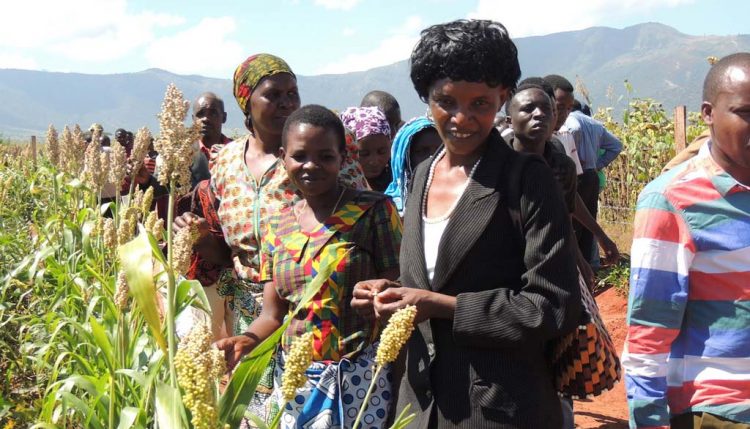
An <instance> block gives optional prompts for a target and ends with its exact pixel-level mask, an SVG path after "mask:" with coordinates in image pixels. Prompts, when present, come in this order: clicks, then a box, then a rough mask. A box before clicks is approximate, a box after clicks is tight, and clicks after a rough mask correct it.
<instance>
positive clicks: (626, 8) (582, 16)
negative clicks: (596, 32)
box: [469, 0, 693, 37]
mask: <svg viewBox="0 0 750 429" xmlns="http://www.w3.org/2000/svg"><path fill="white" fill-rule="evenodd" d="M692 2H693V0H577V1H560V0H537V1H536V2H535V3H534V5H533V10H534V11H538V13H533V14H532V11H531V10H530V9H529V5H528V4H526V3H524V2H499V1H497V0H479V3H478V5H477V8H476V10H474V11H473V12H471V13H470V14H469V18H483V19H493V20H496V21H499V22H501V23H503V25H505V26H506V27H507V28H508V32H509V33H510V35H511V36H512V37H525V36H538V35H544V34H550V33H556V32H560V31H571V30H580V29H584V28H588V27H591V26H594V25H600V24H601V22H603V21H604V20H605V18H606V17H607V16H612V15H628V14H632V13H637V12H648V11H649V10H652V9H655V8H659V7H665V6H666V7H674V6H678V5H682V4H687V3H692Z"/></svg>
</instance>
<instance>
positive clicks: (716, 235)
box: [622, 143, 750, 428]
mask: <svg viewBox="0 0 750 429" xmlns="http://www.w3.org/2000/svg"><path fill="white" fill-rule="evenodd" d="M627 322H628V335H627V339H626V340H625V350H624V352H623V356H622V363H623V366H624V368H625V383H626V389H627V396H628V405H629V407H630V426H631V427H632V428H668V427H669V421H670V417H674V416H676V415H679V414H683V413H688V412H708V413H711V414H715V415H719V416H722V417H725V418H728V419H730V420H734V421H738V422H744V423H750V188H748V187H747V186H744V185H742V184H740V183H739V182H737V181H736V180H735V179H733V178H732V177H731V176H730V175H729V174H728V173H727V172H726V171H724V170H723V169H722V168H721V167H719V165H718V164H716V162H715V161H714V160H713V159H712V158H711V154H710V143H709V144H706V145H704V147H703V148H702V149H701V151H700V153H699V154H698V155H697V156H696V157H695V158H693V159H691V160H689V161H687V162H685V163H683V164H681V165H680V166H678V167H676V168H675V169H674V170H671V171H669V172H667V173H665V174H663V175H661V176H659V177H658V178H657V179H655V180H654V181H653V182H651V183H649V184H648V186H646V188H645V189H644V190H643V192H641V195H640V196H639V198H638V204H637V209H636V215H635V230H634V234H633V247H632V250H631V272H630V297H629V299H628V319H627Z"/></svg>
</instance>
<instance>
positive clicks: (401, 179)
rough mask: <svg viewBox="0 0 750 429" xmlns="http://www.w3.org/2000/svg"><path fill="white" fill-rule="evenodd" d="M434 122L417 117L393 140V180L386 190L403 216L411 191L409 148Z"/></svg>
mask: <svg viewBox="0 0 750 429" xmlns="http://www.w3.org/2000/svg"><path fill="white" fill-rule="evenodd" d="M433 126H434V125H433V123H432V121H430V120H429V119H427V118H425V117H424V116H419V117H416V118H414V119H412V120H410V121H409V122H407V123H406V124H404V126H403V127H401V129H400V130H398V133H396V137H394V138H393V145H392V146H391V173H392V175H393V179H392V181H391V183H390V184H389V185H388V188H387V189H386V190H385V194H386V195H388V196H389V197H391V199H393V202H394V203H395V204H396V208H398V211H399V213H401V214H403V211H404V207H406V194H407V192H408V189H409V180H411V176H412V168H413V167H416V166H412V165H410V163H409V147H410V146H411V141H412V139H413V138H414V136H415V135H417V133H418V132H420V131H422V130H423V129H425V128H427V127H433Z"/></svg>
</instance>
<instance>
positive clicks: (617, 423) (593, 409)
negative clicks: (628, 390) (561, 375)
mask: <svg viewBox="0 0 750 429" xmlns="http://www.w3.org/2000/svg"><path fill="white" fill-rule="evenodd" d="M596 302H597V304H598V305H599V311H600V312H601V315H602V319H603V320H604V323H605V324H606V325H607V329H608V330H609V334H610V336H611V337H612V341H613V342H614V343H615V346H616V347H617V351H618V352H622V345H623V342H624V341H625V334H626V332H627V328H626V326H625V315H626V310H627V298H626V297H624V296H621V295H619V294H618V293H617V291H616V290H615V288H613V287H610V288H609V289H607V290H605V291H604V292H601V293H599V294H598V295H597V297H596ZM573 408H574V410H575V423H576V427H580V428H586V429H593V428H597V429H621V428H622V429H627V427H628V405H627V402H626V400H625V384H624V382H623V381H622V380H621V381H620V382H619V383H617V384H616V385H615V387H614V388H613V389H612V390H610V391H609V392H605V393H603V394H602V395H600V396H597V397H595V398H592V399H590V400H582V401H575V404H574V407H573Z"/></svg>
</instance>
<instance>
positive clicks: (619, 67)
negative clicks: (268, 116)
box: [0, 23, 750, 135]
mask: <svg viewBox="0 0 750 429" xmlns="http://www.w3.org/2000/svg"><path fill="white" fill-rule="evenodd" d="M516 44H517V45H518V50H519V56H520V61H521V68H522V70H523V75H524V76H538V75H545V74H550V73H557V74H562V75H564V76H566V77H568V78H569V79H570V80H571V81H575V78H576V76H579V77H580V78H581V79H582V80H583V82H584V83H585V85H586V87H587V88H588V90H589V92H590V95H591V99H592V102H593V104H594V105H597V106H609V105H613V104H614V105H615V107H616V108H617V109H619V108H621V107H622V106H623V105H624V101H620V102H619V104H618V102H617V96H619V95H622V94H623V93H624V92H625V88H624V86H623V82H624V80H626V79H627V80H629V81H630V83H631V84H632V86H633V88H634V90H635V92H634V94H633V96H640V97H653V98H655V99H657V100H660V101H662V102H663V103H664V105H665V106H666V107H668V108H671V107H672V106H675V105H678V104H685V105H687V106H688V108H689V109H691V110H696V109H697V108H698V106H699V104H700V87H701V84H702V80H703V77H704V76H705V74H706V71H707V70H708V67H709V66H708V63H707V62H706V57H708V56H710V55H714V56H717V57H721V56H723V55H726V54H729V53H732V52H737V51H750V35H736V36H691V35H686V34H683V33H680V32H678V31H677V30H675V29H673V28H671V27H668V26H665V25H662V24H656V23H647V24H640V25H636V26H632V27H628V28H625V29H622V30H618V29H613V28H606V27H594V28H589V29H586V30H581V31H571V32H564V33H556V34H550V35H546V36H536V37H526V38H519V39H516ZM408 70H409V65H408V61H406V60H405V61H401V62H398V63H395V64H391V65H389V66H385V67H379V68H375V69H371V70H368V71H364V72H356V73H348V74H342V75H321V76H300V77H299V86H300V91H301V95H302V101H303V103H319V104H324V105H326V106H329V107H332V108H336V109H341V108H344V107H347V106H350V105H356V104H358V103H359V101H360V99H361V97H362V95H364V94H365V93H366V92H367V91H369V90H371V89H383V90H386V91H389V92H391V93H393V94H394V95H395V96H396V97H397V98H398V100H399V102H400V103H401V105H402V111H403V114H404V116H405V117H411V116H415V115H419V114H422V113H423V112H424V110H425V106H424V104H423V103H422V102H421V101H420V100H419V99H418V98H417V96H416V94H415V93H414V90H413V88H412V86H411V82H410V80H409V71H408ZM169 82H174V83H175V84H177V85H178V87H180V88H181V89H182V90H183V91H184V92H185V94H186V96H187V97H189V98H191V99H192V98H193V97H195V96H196V95H197V94H199V93H200V92H202V91H214V92H216V93H217V94H219V95H220V96H222V97H224V99H225V100H226V102H227V103H226V104H227V111H228V113H229V120H228V123H227V128H228V129H229V130H231V129H235V128H236V129H242V128H243V125H242V118H241V114H240V111H239V109H238V108H237V106H236V104H235V103H234V101H233V98H232V96H231V86H232V85H231V80H228V79H227V80H224V79H214V78H206V77H202V76H195V75H191V76H182V75H176V74H173V73H170V72H168V71H164V70H159V69H149V70H145V71H142V72H138V73H128V74H113V75H87V74H80V73H55V72H42V71H27V70H12V69H2V70H0V99H2V100H3V102H2V104H1V105H0V133H3V134H5V135H28V134H30V133H39V132H40V131H42V130H45V129H46V127H47V125H48V124H49V123H54V124H56V125H57V126H58V127H61V126H62V125H64V124H66V123H71V124H72V123H80V124H81V125H84V126H88V125H89V124H91V123H92V122H95V121H96V122H100V123H102V124H103V125H104V127H105V129H106V130H108V131H112V130H113V129H115V128H117V127H120V126H122V127H125V128H128V129H136V128H138V127H140V126H143V125H147V126H149V127H150V128H152V130H156V129H157V128H158V125H157V124H158V123H157V120H156V113H157V112H158V111H159V108H160V105H161V99H162V97H163V93H164V89H165V88H166V85H167V83H169ZM610 87H611V92H612V93H614V94H615V97H613V98H614V99H612V100H609V99H608V98H607V93H608V88H610ZM229 132H231V131H229Z"/></svg>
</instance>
